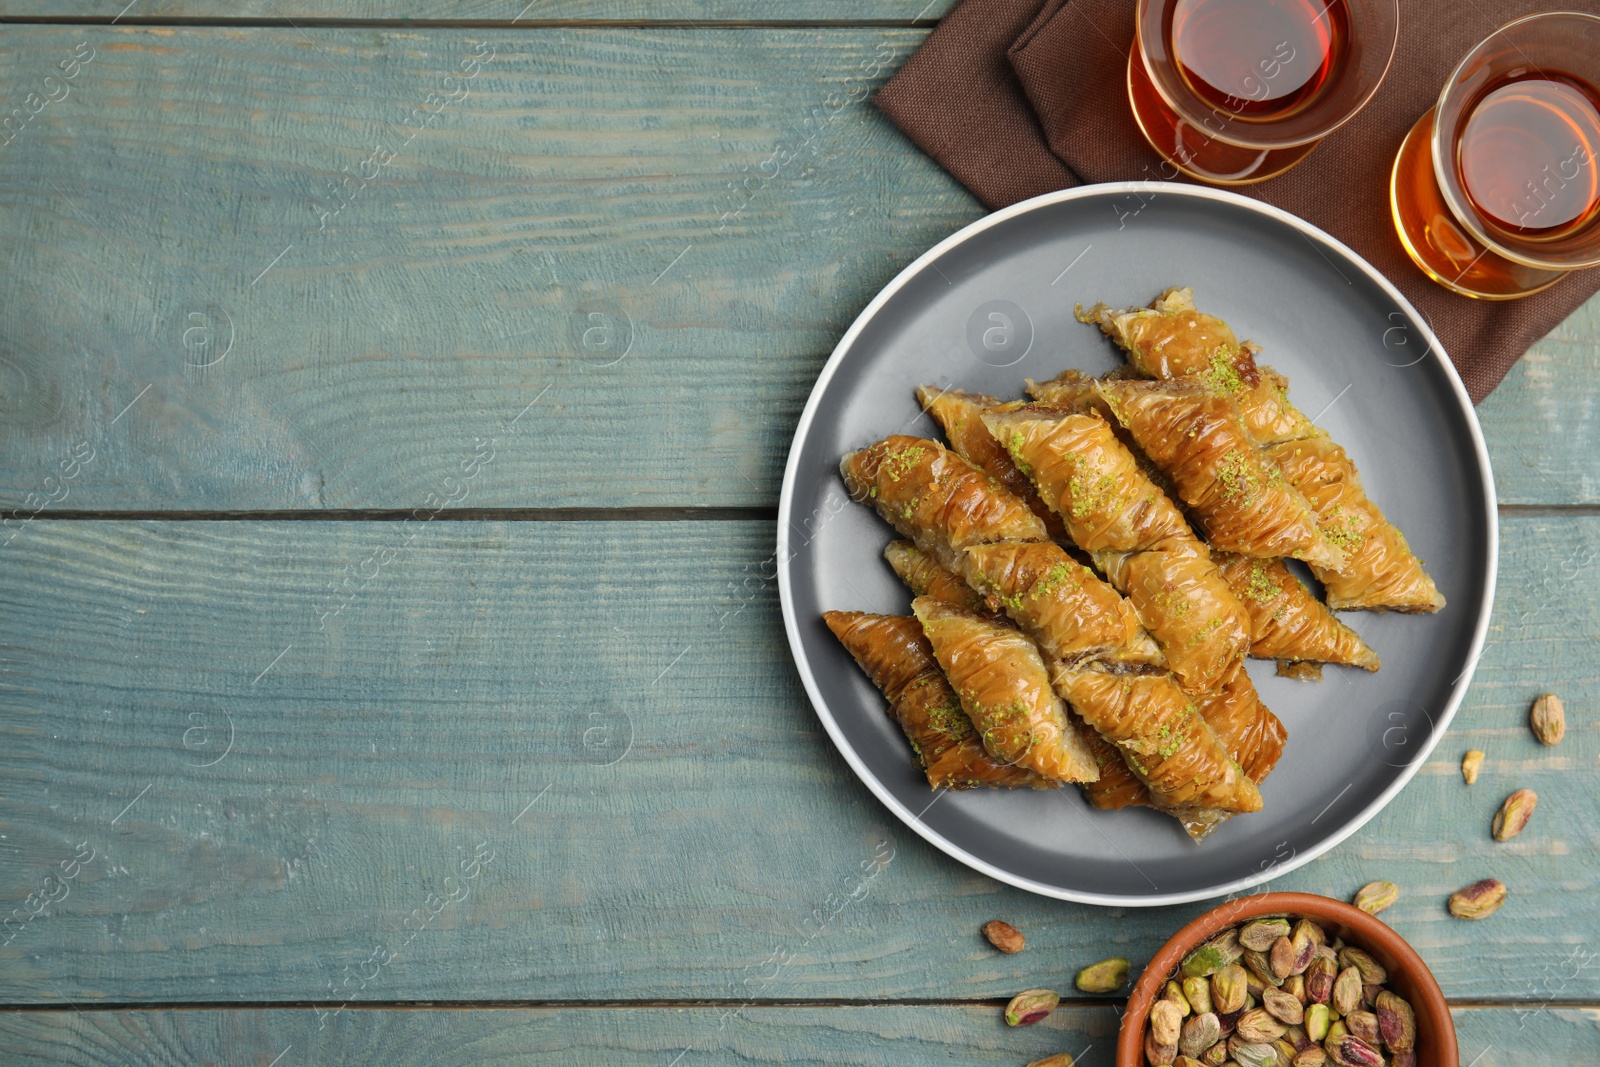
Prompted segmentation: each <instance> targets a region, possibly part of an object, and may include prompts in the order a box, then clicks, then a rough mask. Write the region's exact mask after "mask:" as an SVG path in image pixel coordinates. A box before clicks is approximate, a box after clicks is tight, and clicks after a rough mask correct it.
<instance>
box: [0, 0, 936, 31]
mask: <svg viewBox="0 0 1600 1067" xmlns="http://www.w3.org/2000/svg"><path fill="white" fill-rule="evenodd" d="M954 6H955V4H954V3H953V0H866V2H864V3H861V2H856V3H851V2H847V0H781V2H779V3H764V4H763V3H755V2H753V0H670V2H667V3H650V2H649V0H534V2H531V3H530V2H529V0H437V2H435V3H431V4H428V5H427V7H426V10H425V11H424V10H422V9H418V8H412V7H407V6H405V5H397V4H395V3H392V2H388V0H342V2H341V0H239V2H238V3H232V4H226V3H219V2H217V0H138V2H137V3H135V4H133V5H132V6H130V5H129V4H128V2H127V0H0V16H5V17H9V18H60V17H62V16H68V17H73V18H98V19H104V20H109V19H113V18H116V17H117V16H118V15H119V14H120V15H121V16H122V21H123V22H128V21H133V20H140V21H144V20H154V21H159V20H161V19H205V20H208V21H216V22H224V23H225V22H229V21H237V20H249V19H273V20H278V21H285V20H293V21H301V20H307V19H339V20H351V21H354V20H360V19H377V20H382V21H384V22H394V21H406V20H411V19H427V20H429V21H437V22H442V21H450V20H456V19H459V20H461V21H464V22H472V23H485V22H495V23H503V24H505V25H506V26H508V27H509V26H524V27H526V26H528V25H530V24H533V25H537V24H538V23H541V22H558V21H564V20H579V21H583V22H609V21H619V22H696V23H716V22H746V21H759V22H806V21H816V22H835V21H842V22H860V21H866V20H874V21H878V20H894V21H903V22H911V21H913V20H917V19H936V18H938V17H939V16H940V15H942V14H944V13H945V12H946V11H947V10H949V9H950V8H951V7H954ZM124 8H127V11H126V13H123V12H124Z"/></svg>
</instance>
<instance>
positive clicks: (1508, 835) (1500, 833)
mask: <svg viewBox="0 0 1600 1067" xmlns="http://www.w3.org/2000/svg"><path fill="white" fill-rule="evenodd" d="M1538 803H1539V794H1538V793H1535V792H1534V791H1533V790H1531V789H1519V790H1517V791H1516V792H1515V793H1512V794H1511V795H1510V796H1508V797H1506V799H1505V803H1503V804H1501V805H1500V810H1499V811H1497V812H1495V814H1494V825H1493V827H1492V829H1493V831H1494V839H1495V840H1496V841H1510V840H1511V839H1512V838H1513V837H1516V836H1517V835H1518V834H1520V833H1522V831H1523V830H1525V829H1527V826H1528V820H1529V819H1531V818H1533V809H1534V807H1536V806H1537V805H1538Z"/></svg>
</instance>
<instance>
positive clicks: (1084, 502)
mask: <svg viewBox="0 0 1600 1067" xmlns="http://www.w3.org/2000/svg"><path fill="white" fill-rule="evenodd" d="M1116 488H1117V476H1116V475H1115V474H1102V475H1100V476H1099V477H1098V478H1097V477H1094V476H1093V475H1086V474H1074V475H1073V476H1072V477H1071V478H1070V479H1069V480H1068V482H1067V510H1068V512H1069V513H1070V514H1071V516H1072V518H1074V519H1082V518H1087V517H1088V516H1089V515H1092V514H1093V513H1095V512H1097V511H1104V510H1106V509H1107V507H1109V506H1110V505H1111V504H1112V503H1113V502H1114V496H1115V493H1116Z"/></svg>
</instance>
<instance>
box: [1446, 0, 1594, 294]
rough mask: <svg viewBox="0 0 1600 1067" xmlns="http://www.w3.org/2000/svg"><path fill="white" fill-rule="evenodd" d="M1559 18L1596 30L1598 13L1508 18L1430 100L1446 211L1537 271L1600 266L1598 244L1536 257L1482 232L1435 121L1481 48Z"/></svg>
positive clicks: (1488, 244)
mask: <svg viewBox="0 0 1600 1067" xmlns="http://www.w3.org/2000/svg"><path fill="white" fill-rule="evenodd" d="M1563 18H1566V19H1581V20H1583V21H1584V22H1590V23H1594V24H1595V29H1596V30H1597V31H1600V15H1591V14H1589V13H1588V12H1586V11H1536V12H1534V13H1533V14H1531V15H1524V16H1522V17H1521V18H1517V19H1512V20H1511V21H1510V22H1508V23H1506V24H1505V25H1503V26H1499V27H1497V28H1495V29H1494V30H1493V31H1491V32H1490V33H1489V35H1488V36H1486V37H1484V39H1483V40H1481V41H1479V42H1478V43H1477V44H1475V45H1473V46H1472V48H1471V49H1469V50H1468V52H1467V54H1466V55H1465V56H1462V57H1461V61H1460V62H1459V63H1457V64H1456V65H1455V67H1454V68H1452V69H1451V71H1450V76H1449V77H1448V78H1446V79H1445V83H1444V87H1443V88H1442V89H1440V90H1439V98H1438V100H1436V101H1435V102H1434V105H1433V114H1434V123H1433V133H1432V135H1431V137H1430V140H1431V141H1432V144H1431V146H1430V148H1431V151H1432V155H1433V177H1434V181H1435V182H1437V183H1438V186H1439V194H1440V196H1441V197H1443V198H1444V202H1445V206H1446V207H1448V208H1449V209H1450V214H1451V215H1452V216H1453V217H1454V218H1455V221H1456V222H1457V223H1459V224H1460V225H1461V226H1463V227H1464V228H1465V229H1466V231H1467V233H1468V234H1470V235H1471V236H1472V238H1473V240H1475V241H1477V242H1478V243H1479V244H1481V245H1483V246H1484V247H1485V248H1487V249H1488V250H1489V251H1491V252H1493V253H1494V254H1495V255H1497V256H1502V257H1504V258H1506V259H1509V260H1511V261H1512V262H1513V263H1519V264H1521V265H1522V266H1524V267H1535V268H1537V269H1539V270H1557V271H1571V270H1583V269H1585V268H1587V267H1596V266H1600V247H1597V248H1596V249H1595V253H1594V255H1593V256H1591V257H1588V258H1584V259H1575V260H1551V259H1539V258H1537V257H1534V256H1529V255H1527V254H1526V253H1524V252H1519V251H1516V250H1514V249H1510V248H1507V247H1506V246H1505V245H1503V244H1501V243H1500V242H1499V241H1496V240H1495V239H1494V238H1493V237H1491V236H1489V234H1488V233H1486V232H1485V230H1484V227H1483V226H1482V225H1481V224H1480V223H1479V222H1478V212H1477V211H1476V210H1475V209H1474V208H1473V207H1472V206H1471V205H1470V204H1468V203H1467V202H1466V196H1465V191H1464V190H1462V189H1461V188H1460V183H1459V182H1458V181H1457V180H1456V174H1455V168H1454V167H1452V166H1447V165H1446V162H1445V161H1446V158H1447V157H1448V155H1449V151H1450V150H1449V147H1448V145H1447V144H1446V143H1445V142H1446V140H1447V137H1446V135H1445V134H1444V133H1443V124H1442V123H1441V122H1439V116H1441V115H1443V114H1445V112H1446V104H1447V103H1448V102H1449V101H1450V99H1451V97H1452V96H1453V95H1455V94H1456V93H1459V92H1463V91H1465V87H1464V85H1463V84H1462V81H1461V79H1462V77H1463V76H1464V75H1465V73H1466V72H1467V69H1468V68H1469V67H1470V66H1471V65H1472V63H1473V62H1474V61H1476V60H1478V59H1479V58H1481V56H1482V54H1483V52H1484V50H1485V49H1487V48H1488V46H1489V44H1490V43H1491V42H1492V41H1494V39H1495V38H1497V37H1499V36H1500V35H1501V34H1503V33H1505V32H1507V31H1508V30H1511V29H1515V28H1516V27H1519V26H1522V25H1524V24H1526V23H1529V22H1543V21H1547V20H1552V19H1563ZM1518 51H1521V49H1518ZM1524 58H1526V57H1524ZM1528 65H1529V66H1530V67H1533V68H1534V69H1538V67H1537V65H1536V64H1534V63H1533V61H1532V60H1529V61H1528ZM1595 162H1596V164H1597V165H1600V158H1597V159H1596V160H1595Z"/></svg>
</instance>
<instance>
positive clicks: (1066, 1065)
mask: <svg viewBox="0 0 1600 1067" xmlns="http://www.w3.org/2000/svg"><path fill="white" fill-rule="evenodd" d="M1072 1062H1073V1061H1072V1053H1070V1052H1058V1053H1056V1054H1055V1055H1054V1056H1046V1057H1045V1058H1044V1059H1042V1060H1034V1061H1033V1062H1032V1063H1030V1064H1028V1067H1072Z"/></svg>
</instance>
